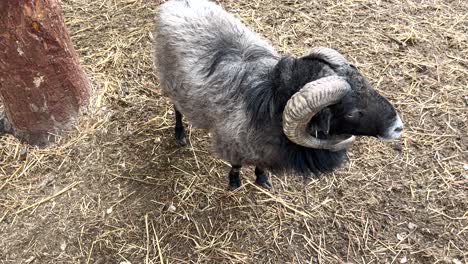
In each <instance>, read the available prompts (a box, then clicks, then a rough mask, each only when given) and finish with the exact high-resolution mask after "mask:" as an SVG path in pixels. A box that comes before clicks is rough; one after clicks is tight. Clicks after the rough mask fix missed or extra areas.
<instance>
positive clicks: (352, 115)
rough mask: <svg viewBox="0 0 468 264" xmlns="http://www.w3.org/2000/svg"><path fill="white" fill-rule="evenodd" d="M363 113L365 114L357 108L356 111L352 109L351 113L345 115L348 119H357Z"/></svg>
mask: <svg viewBox="0 0 468 264" xmlns="http://www.w3.org/2000/svg"><path fill="white" fill-rule="evenodd" d="M363 115H364V114H363V113H362V111H359V110H356V111H352V112H351V113H348V114H346V115H345V117H346V118H348V119H356V118H360V117H362V116H363Z"/></svg>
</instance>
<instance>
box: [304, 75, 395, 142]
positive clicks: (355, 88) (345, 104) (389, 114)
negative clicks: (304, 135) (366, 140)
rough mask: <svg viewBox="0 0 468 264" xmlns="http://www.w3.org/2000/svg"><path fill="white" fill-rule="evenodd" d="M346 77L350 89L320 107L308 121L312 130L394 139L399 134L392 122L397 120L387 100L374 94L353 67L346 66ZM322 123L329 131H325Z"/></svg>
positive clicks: (333, 133) (332, 133)
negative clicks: (329, 104) (325, 106)
mask: <svg viewBox="0 0 468 264" xmlns="http://www.w3.org/2000/svg"><path fill="white" fill-rule="evenodd" d="M346 79H347V81H348V83H349V84H350V85H351V91H350V92H349V93H348V94H347V95H345V96H344V97H343V98H342V100H340V102H338V103H337V104H335V105H332V106H329V107H327V108H325V109H323V110H322V111H321V112H320V113H319V114H318V115H317V116H316V118H314V119H313V120H312V121H313V122H312V123H314V124H315V125H314V126H313V127H314V128H312V131H314V130H315V131H319V132H321V133H322V134H323V135H326V134H327V133H326V132H328V134H329V135H338V134H349V135H357V136H374V137H380V138H396V137H397V136H396V135H397V134H398V136H399V132H400V131H401V127H398V125H397V124H396V123H398V122H400V121H399V118H398V117H397V113H396V111H395V109H394V108H393V106H392V105H391V104H390V103H389V102H388V100H387V99H385V98H384V97H382V96H381V95H380V94H378V93H377V91H375V90H374V89H373V88H372V87H371V85H370V84H369V82H368V81H367V80H366V79H365V78H364V77H363V76H362V75H361V74H360V73H359V72H358V70H357V69H356V68H355V67H353V66H352V67H351V68H350V70H349V71H348V73H347V76H346ZM397 120H398V121H397ZM327 123H328V124H327ZM400 123H401V122H400ZM326 126H328V127H329V129H328V130H329V131H326V130H327V129H326ZM395 129H396V131H395ZM398 129H399V130H398Z"/></svg>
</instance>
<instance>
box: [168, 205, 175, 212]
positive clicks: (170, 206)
mask: <svg viewBox="0 0 468 264" xmlns="http://www.w3.org/2000/svg"><path fill="white" fill-rule="evenodd" d="M175 210H176V207H175V206H174V205H172V204H171V205H169V207H168V208H167V211H169V212H171V213H173V212H175Z"/></svg>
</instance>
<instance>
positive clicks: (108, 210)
mask: <svg viewBox="0 0 468 264" xmlns="http://www.w3.org/2000/svg"><path fill="white" fill-rule="evenodd" d="M113 210H114V209H112V207H109V208H107V210H106V213H107V214H111V213H112V211H113Z"/></svg>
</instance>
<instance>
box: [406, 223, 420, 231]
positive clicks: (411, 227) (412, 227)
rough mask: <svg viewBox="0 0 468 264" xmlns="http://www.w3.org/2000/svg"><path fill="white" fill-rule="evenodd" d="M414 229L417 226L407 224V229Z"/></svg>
mask: <svg viewBox="0 0 468 264" xmlns="http://www.w3.org/2000/svg"><path fill="white" fill-rule="evenodd" d="M416 227H418V226H417V225H415V224H413V223H408V228H409V229H411V230H413V229H415V228H416Z"/></svg>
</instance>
